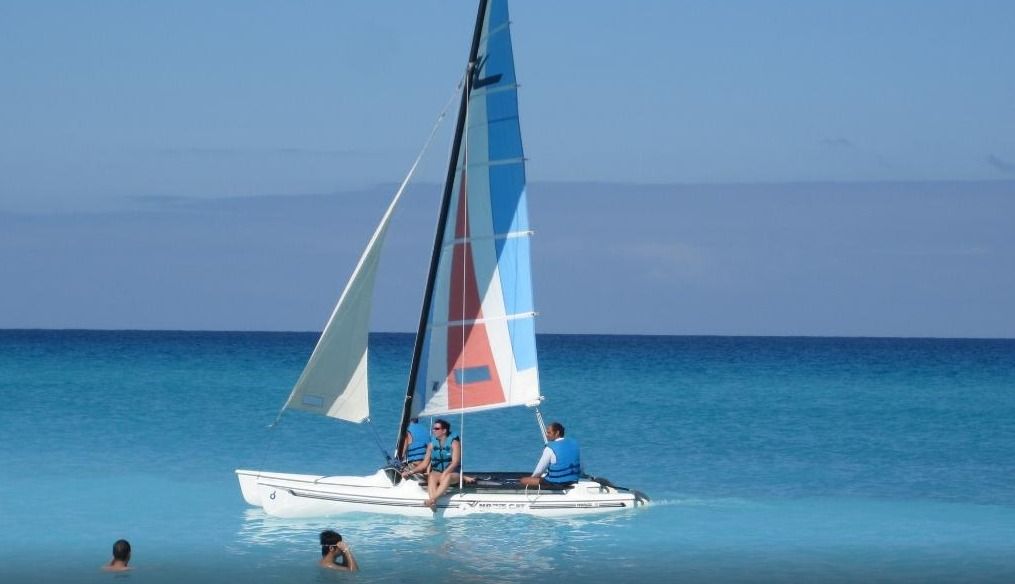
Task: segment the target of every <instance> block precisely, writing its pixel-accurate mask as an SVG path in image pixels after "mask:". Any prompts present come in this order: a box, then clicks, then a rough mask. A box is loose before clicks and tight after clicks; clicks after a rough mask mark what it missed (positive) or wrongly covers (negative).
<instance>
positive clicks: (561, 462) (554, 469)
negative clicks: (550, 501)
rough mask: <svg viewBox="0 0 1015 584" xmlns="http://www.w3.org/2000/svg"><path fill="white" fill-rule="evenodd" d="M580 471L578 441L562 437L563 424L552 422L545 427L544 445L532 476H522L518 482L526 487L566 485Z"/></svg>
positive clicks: (580, 462) (573, 481)
mask: <svg viewBox="0 0 1015 584" xmlns="http://www.w3.org/2000/svg"><path fill="white" fill-rule="evenodd" d="M544 472H545V473H546V474H545V475H544V474H543V473H544ZM581 473H582V461H581V450H580V449H579V448H578V443H577V442H575V441H574V440H573V439H571V438H565V437H564V426H562V425H561V424H560V422H552V423H551V424H550V425H549V426H547V427H546V447H545V448H543V456H542V457H540V459H539V464H537V465H536V470H534V471H532V476H527V477H522V478H521V480H520V482H521V483H522V484H523V485H525V486H527V487H539V486H544V487H546V486H559V485H567V484H571V483H575V482H578V478H579V477H580V476H581Z"/></svg>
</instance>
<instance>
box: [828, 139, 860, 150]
mask: <svg viewBox="0 0 1015 584" xmlns="http://www.w3.org/2000/svg"><path fill="white" fill-rule="evenodd" d="M819 143H820V144H821V145H822V146H824V147H825V148H835V149H838V150H853V149H855V148H856V145H855V144H853V143H852V142H850V141H849V140H847V139H846V138H824V139H822V140H821V142H819Z"/></svg>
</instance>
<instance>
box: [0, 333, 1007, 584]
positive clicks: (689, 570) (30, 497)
mask: <svg viewBox="0 0 1015 584" xmlns="http://www.w3.org/2000/svg"><path fill="white" fill-rule="evenodd" d="M315 340H316V336H315V335H313V334H303V333H292V334H284V333H190V332H100V331H0V404H2V407H0V469H2V470H0V479H2V480H0V582H5V583H6V582H22V581H25V582H27V581H38V582H47V581H53V582H108V581H110V580H114V579H115V580H116V581H118V582H129V583H136V584H141V583H146V582H159V583H162V582H202V581H236V580H245V581H247V582H251V583H254V582H331V581H336V580H350V579H351V580H356V581H359V582H422V581H431V580H434V579H441V580H445V579H457V580H461V581H477V582H479V581H485V582H522V581H527V580H532V579H533V578H536V579H542V580H546V579H550V578H553V579H556V580H559V581H564V582H569V581H579V580H580V581H587V582H626V581H641V580H653V581H666V582H670V581H672V582H803V581H807V582H867V581H891V582H895V581H898V582H956V581H974V582H1011V581H1015V341H1013V340H956V339H920V340H916V339H838V338H746V337H745V338H737V337H623V336H554V335H544V336H540V337H539V352H540V360H541V365H542V373H541V376H542V381H543V388H544V393H545V394H546V396H547V401H546V403H545V404H544V406H543V408H542V409H543V413H544V415H545V416H546V418H547V419H548V420H549V419H556V420H560V421H561V422H563V423H564V424H565V426H566V427H567V429H568V435H570V436H574V437H575V438H577V439H578V440H579V441H580V442H581V444H582V447H583V458H584V461H585V465H586V467H587V469H588V470H589V471H590V472H591V473H593V474H596V475H599V476H606V477H608V478H610V479H611V480H613V481H614V482H617V483H619V484H622V485H626V486H630V487H634V488H638V489H640V490H643V491H645V492H646V493H647V494H648V495H649V496H651V497H652V499H653V504H652V505H651V506H650V507H648V508H645V509H641V510H637V511H633V512H626V513H621V514H615V515H611V516H606V517H590V518H575V519H537V518H528V517H503V516H490V517H477V518H469V519H460V520H443V519H438V520H419V519H408V518H396V517H381V516H370V515H355V516H342V517H334V518H322V519H315V520H280V519H274V518H270V517H266V516H264V515H263V514H262V513H261V512H260V511H256V510H253V509H251V508H249V507H247V506H246V504H245V503H244V502H243V500H242V498H241V497H240V494H239V489H238V486H237V484H236V481H235V478H234V476H233V474H232V471H233V469H234V468H238V467H241V468H258V467H263V468H265V469H267V470H278V471H289V472H312V473H335V474H354V473H364V474H365V473H369V472H372V471H373V470H374V469H375V468H376V467H377V465H378V464H379V463H380V462H381V457H380V454H379V453H378V448H377V446H376V445H375V444H374V440H373V437H372V433H371V431H370V430H369V429H368V428H367V427H365V426H357V425H351V424H345V423H342V422H337V421H334V420H330V419H325V418H318V417H314V416H309V415H305V414H301V413H290V414H286V415H285V417H283V419H282V422H281V424H280V425H279V426H278V427H277V428H276V429H275V430H274V431H271V432H269V431H268V430H267V429H266V427H267V426H268V424H270V423H271V421H272V420H273V419H274V416H275V415H276V413H277V411H278V408H279V407H280V406H281V404H282V403H283V401H284V400H285V397H286V396H287V395H288V392H289V389H290V387H291V386H292V384H293V382H294V381H295V379H296V377H297V376H298V375H299V372H300V370H301V368H302V366H303V363H304V361H305V359H306V357H307V355H308V354H309V352H310V350H311V349H312V347H313V344H314V342H315ZM411 340H412V339H411V336H409V335H394V334H391V335H386V334H382V335H374V336H373V337H372V338H371V350H372V354H371V361H370V367H371V374H372V376H373V377H372V379H373V385H372V392H373V395H372V402H373V406H374V422H373V425H374V428H375V429H376V430H377V432H378V433H379V434H380V436H381V437H382V439H383V442H384V444H385V446H390V445H391V443H392V442H393V438H394V436H393V434H394V432H395V429H396V424H397V417H398V413H399V412H398V408H399V407H400V406H399V403H400V401H401V397H402V392H403V376H404V374H405V372H406V371H407V369H408V357H409V352H410V349H411ZM452 422H453V424H454V425H455V427H456V429H458V428H459V426H460V425H461V422H460V420H459V419H458V418H454V419H453V420H452ZM464 435H465V467H466V469H468V468H473V469H494V468H508V469H518V470H519V471H523V472H527V471H529V470H530V469H531V467H532V466H533V464H534V463H535V460H536V458H537V457H538V454H539V450H540V447H541V442H540V435H539V431H538V428H537V426H536V424H535V421H534V418H533V415H532V413H531V412H530V411H528V410H525V409H513V410H505V411H501V412H490V413H484V414H477V415H474V416H470V417H467V418H466V419H465V421H464ZM327 527H334V528H337V529H338V530H339V531H341V532H342V533H343V535H344V536H345V537H346V539H347V540H348V541H349V542H350V543H351V544H352V546H353V549H354V550H355V551H356V554H357V557H358V558H359V560H360V562H361V564H362V568H363V569H362V571H361V572H360V573H358V574H356V575H348V574H332V573H325V572H322V571H320V570H319V569H318V568H316V565H315V562H316V558H317V557H318V553H319V548H318V547H317V546H316V545H315V543H316V537H317V533H318V532H319V531H320V530H321V529H324V528H327ZM120 537H125V538H127V539H129V540H130V541H131V543H132V544H133V547H134V559H133V562H132V564H133V565H134V566H135V567H136V568H135V570H134V571H133V572H131V573H129V575H127V576H113V575H110V574H105V573H100V572H99V571H98V566H99V565H100V564H102V563H103V562H105V561H106V560H107V559H108V555H109V549H110V547H111V545H112V543H113V541H114V540H116V539H117V538H120Z"/></svg>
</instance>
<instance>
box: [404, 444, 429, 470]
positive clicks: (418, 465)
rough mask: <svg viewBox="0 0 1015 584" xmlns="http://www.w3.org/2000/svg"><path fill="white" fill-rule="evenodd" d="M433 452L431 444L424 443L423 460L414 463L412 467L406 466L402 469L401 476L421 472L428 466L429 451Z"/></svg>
mask: <svg viewBox="0 0 1015 584" xmlns="http://www.w3.org/2000/svg"><path fill="white" fill-rule="evenodd" d="M431 452H433V444H427V445H426V456H424V457H423V460H421V461H419V462H417V463H416V465H415V466H413V467H412V468H407V469H405V470H403V471H402V478H407V477H408V476H409V475H414V474H416V473H418V472H423V471H425V470H426V469H428V468H430V453H431Z"/></svg>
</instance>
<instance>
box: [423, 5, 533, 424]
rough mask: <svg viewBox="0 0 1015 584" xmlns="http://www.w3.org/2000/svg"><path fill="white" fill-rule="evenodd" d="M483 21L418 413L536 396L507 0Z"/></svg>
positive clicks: (429, 319)
mask: <svg viewBox="0 0 1015 584" xmlns="http://www.w3.org/2000/svg"><path fill="white" fill-rule="evenodd" d="M480 17H481V21H480V23H479V24H478V25H477V34H478V45H477V48H478V50H476V52H475V57H474V60H473V61H472V63H473V67H472V69H471V78H470V83H467V84H466V89H465V90H466V91H468V92H469V93H468V97H467V99H466V100H463V103H464V104H465V107H466V115H465V131H464V133H463V134H462V135H461V140H460V141H459V143H458V146H457V150H456V151H455V152H453V153H452V158H451V160H452V161H457V162H456V163H455V167H454V175H453V181H452V184H451V186H450V189H449V191H448V193H447V195H446V196H447V197H449V199H448V200H447V202H446V204H447V213H446V220H445V224H444V228H443V238H442V240H441V242H440V251H439V254H437V256H436V257H435V261H436V262H437V266H436V272H435V276H434V282H433V286H432V288H431V289H430V290H429V293H430V295H431V297H430V299H429V313H428V314H427V315H426V319H425V322H424V326H423V328H421V330H420V332H419V334H421V335H423V339H422V342H423V345H422V351H421V354H420V356H419V363H418V370H417V374H416V376H415V379H414V380H412V383H414V384H415V385H414V388H413V391H412V392H411V395H412V399H413V402H412V404H411V411H412V413H414V414H424V415H435V414H444V413H452V412H466V411H477V410H484V409H492V408H499V407H506V406H513V405H535V404H537V403H538V402H539V399H540V392H539V374H538V369H537V366H536V338H535V327H534V318H535V312H534V306H533V298H532V270H531V265H530V237H531V235H532V232H531V231H530V228H529V220H528V208H527V204H526V194H525V161H524V156H523V152H522V139H521V128H520V126H519V122H518V92H517V83H516V79H515V69H514V57H513V54H512V47H511V32H510V27H509V21H508V10H507V3H506V1H504V0H490V1H489V2H488V3H487V4H486V6H485V13H483V14H481V15H480Z"/></svg>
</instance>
